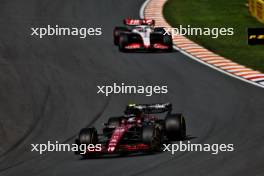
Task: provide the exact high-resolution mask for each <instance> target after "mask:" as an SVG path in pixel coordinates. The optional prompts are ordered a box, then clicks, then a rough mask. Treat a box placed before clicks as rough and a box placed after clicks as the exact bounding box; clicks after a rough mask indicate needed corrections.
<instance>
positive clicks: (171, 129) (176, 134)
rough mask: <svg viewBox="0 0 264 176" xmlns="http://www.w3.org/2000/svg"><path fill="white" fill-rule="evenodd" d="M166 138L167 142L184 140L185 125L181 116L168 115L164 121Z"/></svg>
mask: <svg viewBox="0 0 264 176" xmlns="http://www.w3.org/2000/svg"><path fill="white" fill-rule="evenodd" d="M165 130H166V136H167V138H168V140H169V141H175V140H184V139H185V138H186V124H185V119H184V116H183V115H182V114H169V115H168V116H167V117H166V119H165Z"/></svg>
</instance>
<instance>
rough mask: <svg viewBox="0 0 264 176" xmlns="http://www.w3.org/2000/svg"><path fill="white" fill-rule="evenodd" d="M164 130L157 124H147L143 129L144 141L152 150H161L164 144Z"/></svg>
mask: <svg viewBox="0 0 264 176" xmlns="http://www.w3.org/2000/svg"><path fill="white" fill-rule="evenodd" d="M162 138H163V136H162V131H161V130H160V129H159V128H157V127H155V126H145V127H143V130H142V141H143V143H145V144H147V145H149V146H150V151H151V152H159V151H160V150H161V145H162Z"/></svg>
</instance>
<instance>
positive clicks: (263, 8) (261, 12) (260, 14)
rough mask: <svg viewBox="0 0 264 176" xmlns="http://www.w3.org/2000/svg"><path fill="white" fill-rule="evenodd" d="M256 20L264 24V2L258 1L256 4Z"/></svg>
mask: <svg viewBox="0 0 264 176" xmlns="http://www.w3.org/2000/svg"><path fill="white" fill-rule="evenodd" d="M256 18H257V19H258V20H259V21H260V22H262V23H264V0H257V3H256Z"/></svg>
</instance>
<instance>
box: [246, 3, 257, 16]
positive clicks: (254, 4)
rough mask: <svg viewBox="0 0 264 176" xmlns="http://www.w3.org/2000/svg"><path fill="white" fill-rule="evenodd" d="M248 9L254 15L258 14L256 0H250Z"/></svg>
mask: <svg viewBox="0 0 264 176" xmlns="http://www.w3.org/2000/svg"><path fill="white" fill-rule="evenodd" d="M248 10H249V12H250V14H251V15H252V16H253V17H255V16H256V0H249V1H248Z"/></svg>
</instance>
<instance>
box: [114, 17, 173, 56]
mask: <svg viewBox="0 0 264 176" xmlns="http://www.w3.org/2000/svg"><path fill="white" fill-rule="evenodd" d="M124 25H125V26H122V27H115V28H114V31H113V38H114V44H115V45H118V48H119V50H120V51H122V52H126V51H135V50H146V51H154V50H160V51H161V50H162V51H172V47H173V43H172V37H171V35H169V34H167V33H166V32H165V29H164V28H162V27H154V25H155V21H154V20H151V19H129V18H128V19H124Z"/></svg>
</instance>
